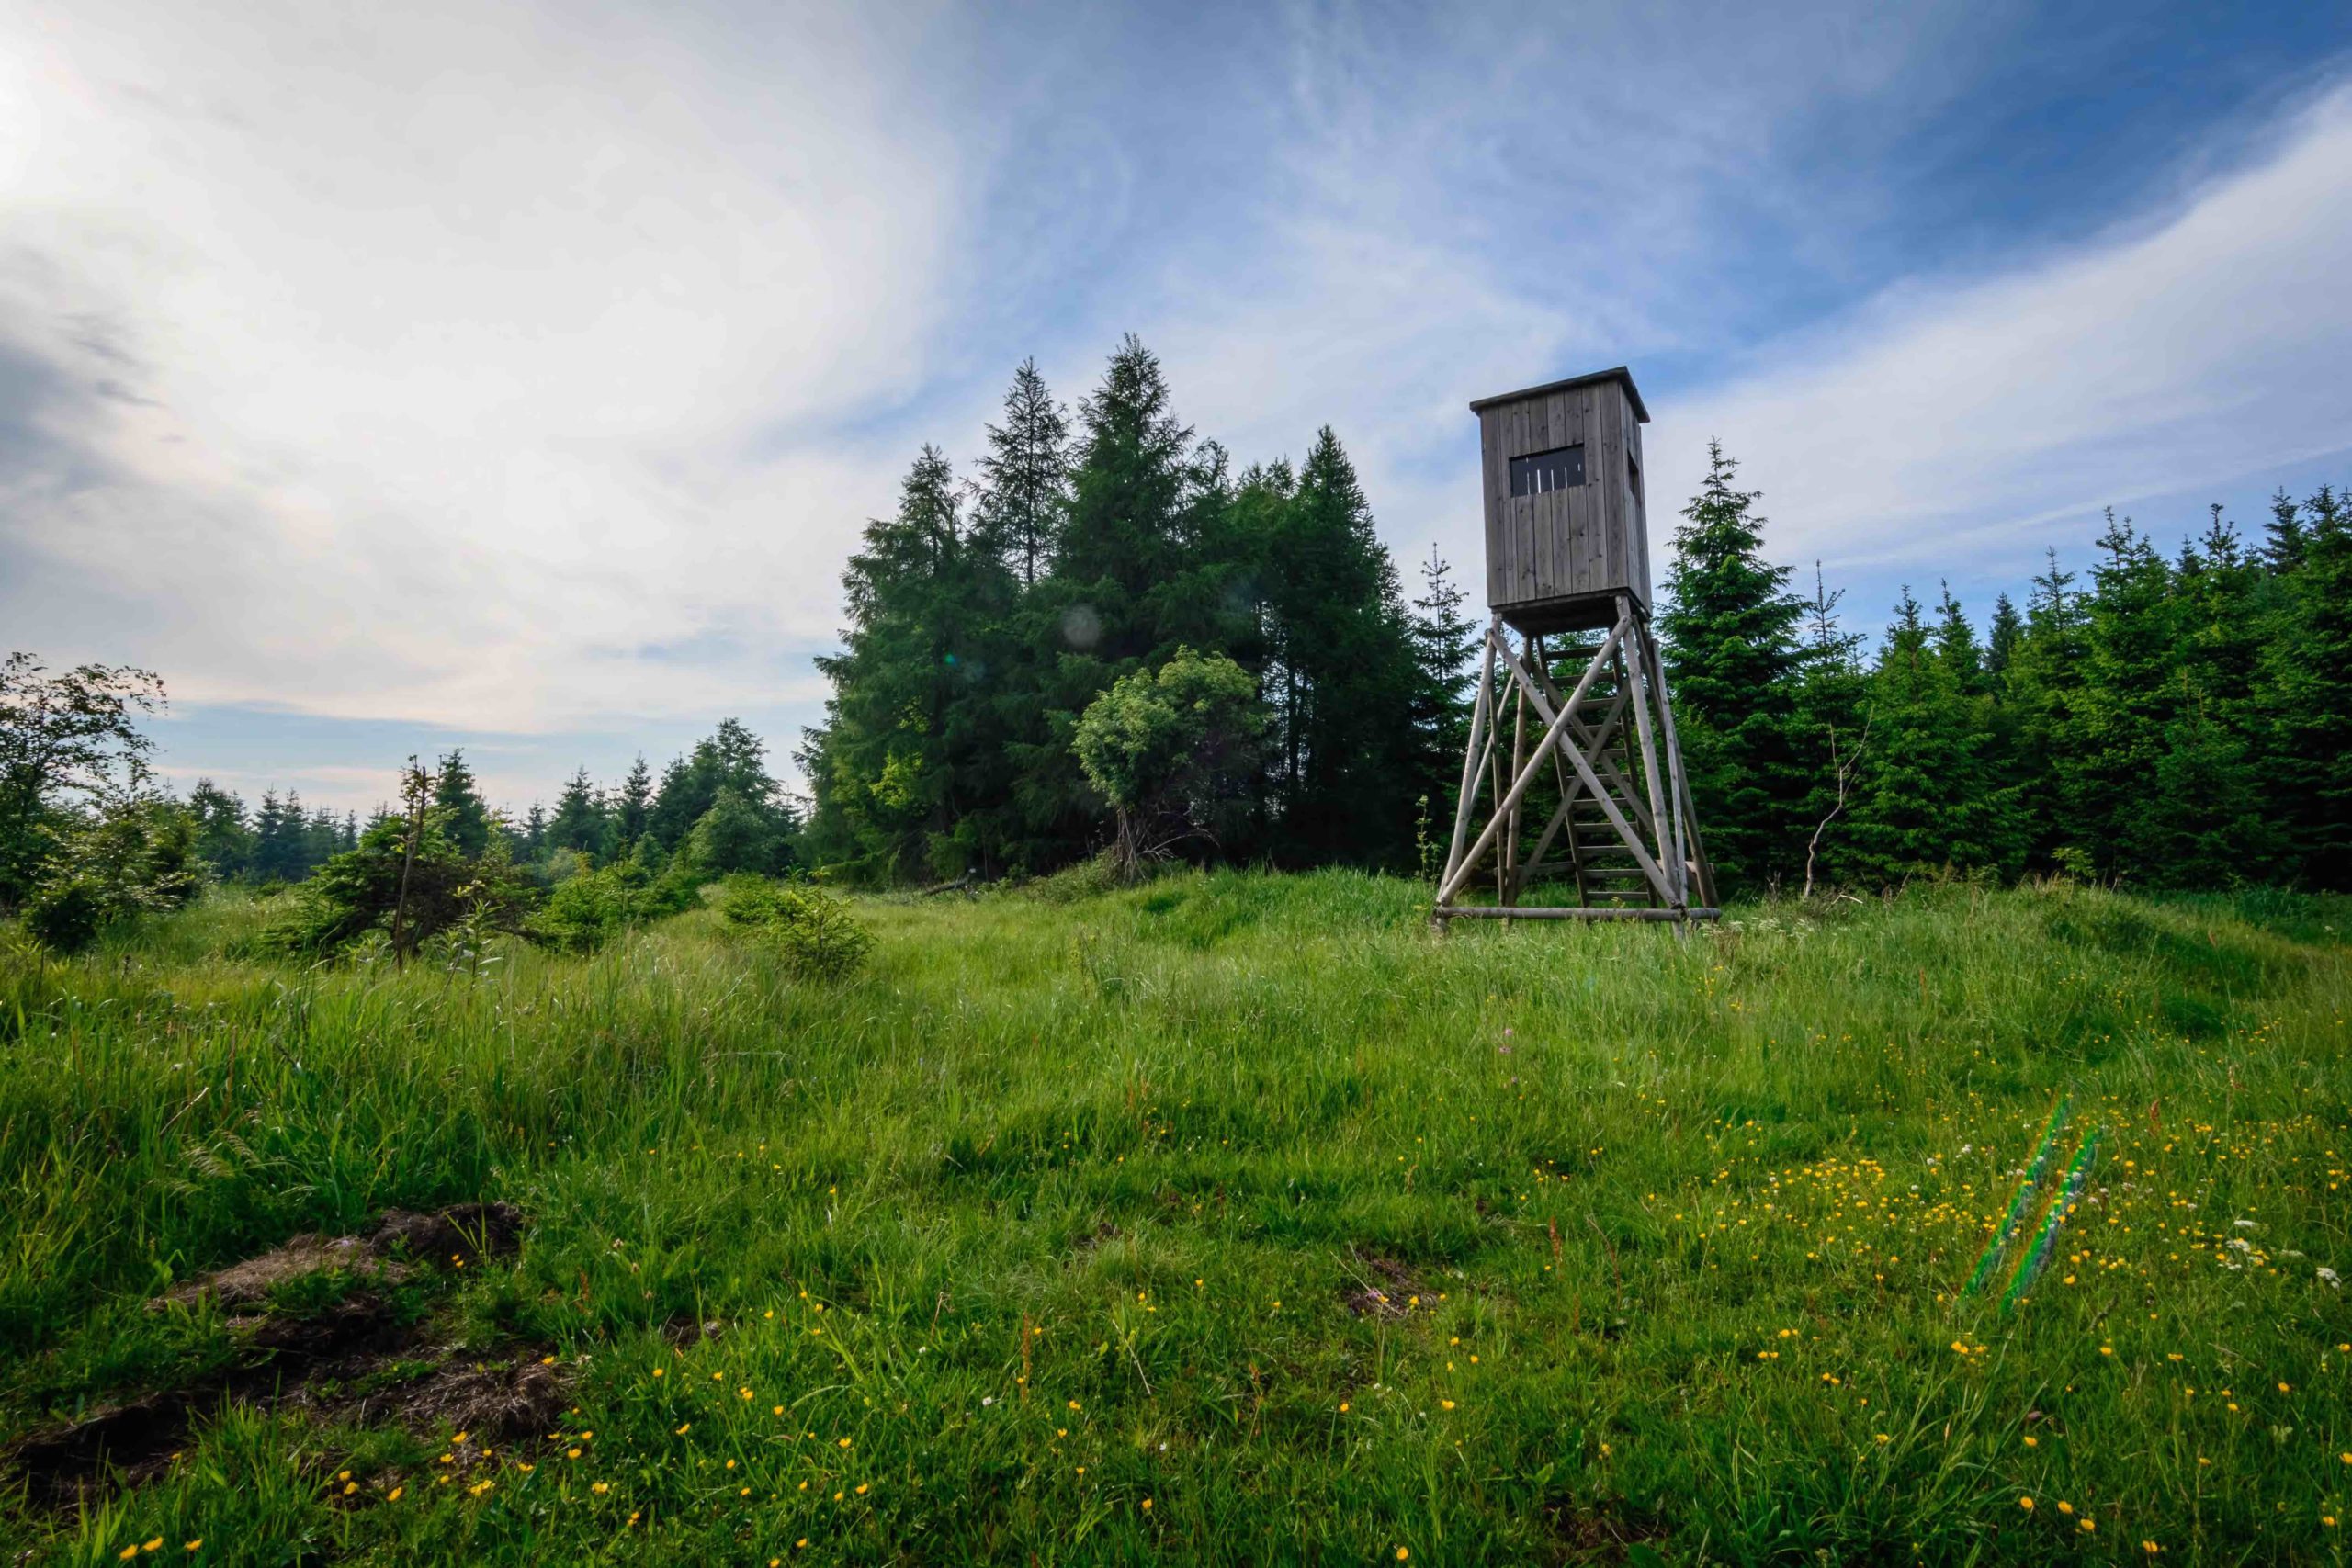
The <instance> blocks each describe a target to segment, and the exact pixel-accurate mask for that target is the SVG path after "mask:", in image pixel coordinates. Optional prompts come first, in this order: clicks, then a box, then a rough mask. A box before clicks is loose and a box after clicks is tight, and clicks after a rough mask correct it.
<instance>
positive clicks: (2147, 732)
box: [2057, 509, 2181, 880]
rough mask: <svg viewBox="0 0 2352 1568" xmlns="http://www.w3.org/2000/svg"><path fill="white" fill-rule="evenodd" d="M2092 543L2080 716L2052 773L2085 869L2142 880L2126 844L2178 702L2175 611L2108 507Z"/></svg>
mask: <svg viewBox="0 0 2352 1568" xmlns="http://www.w3.org/2000/svg"><path fill="white" fill-rule="evenodd" d="M2098 547H2099V548H2100V549H2102V550H2104V551H2105V552H2106V557H2105V558H2104V559H2102V560H2100V561H2099V562H2098V564H2097V565H2096V566H2094V567H2093V568H2092V569H2091V581H2092V584H2093V588H2092V592H2091V595H2090V598H2089V601H2088V610H2089V621H2088V625H2087V626H2086V659H2085V660H2084V666H2083V687H2082V694H2081V709H2080V722H2079V723H2078V725H2077V726H2076V727H2075V736H2074V739H2075V744H2074V746H2073V747H2072V749H2071V750H2070V751H2069V752H2066V753H2062V754H2061V756H2060V757H2059V758H2058V759H2057V763H2058V772H2059V778H2060V781H2061V788H2062V790H2063V792H2064V794H2065V795H2066V796H2067V805H2068V808H2069V810H2070V811H2071V813H2072V816H2073V825H2074V827H2075V829H2077V833H2078V840H2077V841H2078V843H2079V846H2080V848H2081V849H2082V851H2083V852H2085V853H2086V854H2087V856H2088V857H2089V863H2090V865H2091V867H2092V868H2093V869H2094V870H2095V871H2096V872H2097V873H2098V874H2099V875H2101V876H2103V877H2118V876H2123V875H2128V874H2133V873H2135V872H2137V873H2138V874H2141V875H2142V876H2143V878H2144V877H2148V876H2149V875H2150V874H2151V868H2149V867H2147V866H2145V865H2135V864H2134V863H2133V862H2132V856H2131V851H2132V850H2133V848H2134V847H2135V846H2136V845H2139V844H2142V843H2143V842H2144V841H2145V837H2146V834H2145V831H2144V829H2145V821H2144V819H2145V818H2146V816H2147V814H2148V811H2149V808H2150V807H2151V806H2152V804H2153V801H2152V798H2151V795H2150V794H2149V789H2148V785H2149V782H2150V781H2151V780H2152V779H2154V777H2155V776H2156V770H2157V765H2158V764H2159V763H2160V762H2161V761H2163V758H2164V754H2165V732H2166V730H2167V728H2169V726H2170V725H2171V723H2172V721H2173V719H2174V718H2175V717H2176V716H2177V714H2178V712H2179V709H2180V704H2181V693H2180V689H2179V683H2178V682H2177V680H2176V679H2175V674H2176V671H2177V668H2178V660H2177V649H2178V646H2179V625H2178V621H2179V617H2178V616H2177V614H2176V602H2175V597H2174V592H2173V572H2172V569H2171V567H2170V566H2169V565H2168V564H2167V563H2166V562H2165V558H2163V557H2162V556H2160V555H2158V554H2157V553H2156V551H2155V549H2154V547H2152V546H2151V545H2150V544H2149V542H2148V540H2147V539H2146V537H2145V536H2143V535H2142V534H2141V533H2140V532H2139V531H2138V529H2137V528H2135V527H2134V526H2133V525H2132V523H2131V519H2130V518H2128V517H2126V518H2122V519H2120V520H2119V519H2118V518H2117V517H2116V515H2115V513H2114V512H2113V511H2112V510H2111V509H2110V510H2109V512H2108V513H2107V528H2106V530H2105V531H2104V532H2102V533H2101V534H2100V535H2099V537H2098ZM2156 879H2157V880H2161V877H2160V876H2158V877H2157V878H2156Z"/></svg>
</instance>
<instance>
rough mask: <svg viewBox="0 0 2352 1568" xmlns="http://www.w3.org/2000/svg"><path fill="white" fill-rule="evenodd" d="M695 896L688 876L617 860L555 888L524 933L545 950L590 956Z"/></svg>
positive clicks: (691, 901)
mask: <svg viewBox="0 0 2352 1568" xmlns="http://www.w3.org/2000/svg"><path fill="white" fill-rule="evenodd" d="M694 897H695V884H694V880H693V878H692V877H691V876H689V875H684V874H678V875H673V874H667V873H665V874H662V875H661V876H659V877H656V876H653V875H651V874H649V873H648V871H647V869H646V866H645V863H643V862H642V861H640V860H635V859H632V860H626V861H620V862H616V863H614V864H612V865H608V866H605V868H604V869H603V870H601V871H589V872H582V873H581V874H578V875H576V876H573V877H571V878H569V879H567V880H565V881H563V882H560V883H559V884H557V885H556V888H555V891H554V892H552V893H550V894H548V901H547V902H546V903H545V904H543V905H541V906H540V907H539V908H538V909H537V911H535V912H534V913H533V914H532V916H531V918H530V919H528V920H526V921H525V922H524V926H523V931H524V934H525V935H526V936H528V937H529V938H530V939H531V940H532V941H534V942H540V943H543V944H545V945H546V946H548V947H553V948H559V949H560V950H562V951H564V952H568V953H593V952H594V951H595V950H596V949H597V948H599V947H602V946H603V945H604V944H605V942H608V941H610V940H611V939H612V938H613V937H614V936H616V935H617V934H618V933H619V932H620V931H623V930H624V929H626V928H627V927H629V926H636V925H643V924H645V923H646V922H648V921H650V920H657V919H662V917H663V916H665V915H674V914H676V913H677V912H678V911H679V910H681V909H684V908H686V907H687V906H689V905H690V904H692V903H693V902H694Z"/></svg>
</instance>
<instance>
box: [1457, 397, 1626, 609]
mask: <svg viewBox="0 0 2352 1568" xmlns="http://www.w3.org/2000/svg"><path fill="white" fill-rule="evenodd" d="M1478 422H1479V447H1480V458H1481V461H1480V472H1481V478H1482V480H1483V482H1484V486H1485V491H1486V498H1485V499H1486V513H1487V604H1488V605H1490V606H1493V605H1500V604H1531V603H1534V602H1539V601H1544V600H1553V599H1571V598H1582V597H1584V596H1587V595H1608V594H1613V593H1616V592H1620V591H1623V590H1630V591H1632V592H1634V593H1635V594H1637V595H1638V596H1639V597H1640V599H1641V601H1642V603H1643V604H1645V605H1646V604H1648V603H1649V599H1650V584H1649V552H1648V541H1647V538H1646V529H1645V526H1644V525H1645V517H1644V515H1643V508H1642V503H1641V500H1640V498H1639V497H1637V496H1636V495H1634V492H1633V491H1632V490H1631V488H1630V486H1629V483H1628V479H1627V477H1626V467H1625V455H1626V450H1627V447H1628V446H1631V447H1632V449H1633V451H1634V454H1635V455H1636V457H1638V455H1639V453H1640V451H1641V445H1640V443H1641V431H1640V425H1639V423H1638V422H1637V421H1636V420H1635V419H1634V413H1633V409H1632V406H1631V405H1630V404H1629V403H1628V402H1627V401H1626V400H1625V392H1624V389H1623V387H1621V386H1619V385H1618V384H1617V383H1615V382H1613V381H1610V382H1603V383H1600V384H1598V385H1594V386H1588V387H1573V388H1569V389H1566V390H1565V391H1559V392H1552V393H1548V394H1545V395H1544V396H1541V397H1534V398H1525V399H1521V400H1520V401H1518V402H1514V403H1503V404H1498V405H1497V406H1495V407H1493V408H1488V409H1484V410H1481V411H1480V412H1479V416H1478ZM1577 445H1581V446H1583V447H1584V449H1585V452H1584V459H1585V482H1584V483H1583V484H1582V485H1581V486H1578V487H1577V488H1576V489H1573V490H1566V491H1547V492H1545V493H1544V494H1541V495H1526V496H1513V495H1512V494H1511V493H1510V462H1511V459H1512V458H1514V457H1525V456H1526V455H1528V454H1529V453H1531V452H1548V451H1551V450H1552V449H1553V448H1555V447H1558V446H1577ZM1645 478H1646V476H1645Z"/></svg>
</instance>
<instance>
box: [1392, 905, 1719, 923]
mask: <svg viewBox="0 0 2352 1568" xmlns="http://www.w3.org/2000/svg"><path fill="white" fill-rule="evenodd" d="M1723 914H1724V912H1723V911H1722V910H1721V909H1710V908H1686V909H1674V908H1656V907H1651V908H1638V909H1611V908H1598V909H1571V908H1564V907H1561V906H1556V905H1547V904H1521V906H1520V907H1519V908H1515V909H1505V908H1498V907H1497V906H1495V905H1492V904H1440V905H1439V906H1438V907H1437V915H1438V918H1439V919H1446V920H1476V919H1487V920H1492V919H1505V920H1719V919H1723Z"/></svg>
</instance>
